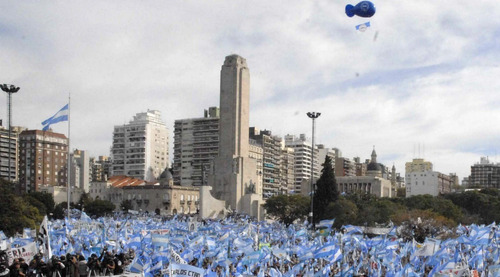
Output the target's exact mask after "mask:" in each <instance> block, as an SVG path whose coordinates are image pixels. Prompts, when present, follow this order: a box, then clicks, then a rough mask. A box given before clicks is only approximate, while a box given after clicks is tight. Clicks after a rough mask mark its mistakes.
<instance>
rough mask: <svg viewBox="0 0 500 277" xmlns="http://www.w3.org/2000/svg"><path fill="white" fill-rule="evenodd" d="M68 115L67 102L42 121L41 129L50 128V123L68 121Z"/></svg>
mask: <svg viewBox="0 0 500 277" xmlns="http://www.w3.org/2000/svg"><path fill="white" fill-rule="evenodd" d="M68 116H69V104H66V105H65V106H64V107H62V109H60V110H59V111H58V112H57V113H56V114H55V115H53V116H52V117H50V118H48V119H46V120H44V121H43V122H42V125H43V129H42V130H44V131H47V130H48V129H49V128H50V125H52V124H56V123H58V122H61V121H68Z"/></svg>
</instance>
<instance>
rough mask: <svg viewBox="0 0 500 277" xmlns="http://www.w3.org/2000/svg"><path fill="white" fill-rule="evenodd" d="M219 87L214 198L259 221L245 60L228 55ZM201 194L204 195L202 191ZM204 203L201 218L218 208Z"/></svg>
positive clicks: (248, 83) (211, 180)
mask: <svg viewBox="0 0 500 277" xmlns="http://www.w3.org/2000/svg"><path fill="white" fill-rule="evenodd" d="M220 84H221V86H220V121H219V127H220V128H219V155H218V156H217V158H216V159H215V160H214V163H213V164H214V166H213V169H212V171H211V174H210V179H209V181H210V184H211V186H212V188H213V189H212V190H211V195H212V196H213V197H214V198H215V199H218V200H221V201H223V203H224V206H225V207H224V208H227V209H231V210H237V211H239V212H244V213H247V214H248V215H251V216H256V217H258V218H260V216H261V215H262V213H261V211H262V207H261V205H262V195H259V194H257V193H256V188H255V185H256V183H257V179H258V172H257V161H256V160H255V159H253V158H250V157H249V113H250V71H249V69H248V66H247V63H246V60H245V59H244V58H242V57H240V56H238V55H231V56H227V57H226V59H225V61H224V64H223V65H222V69H221V77H220ZM205 189H206V190H207V188H205ZM201 194H202V196H203V195H205V194H204V190H203V189H202V190H201ZM201 201H202V204H203V205H201V206H202V208H201V215H202V216H204V215H207V216H209V214H210V213H211V211H214V209H216V208H217V209H218V207H216V204H215V203H216V201H212V200H209V197H208V195H207V197H202V200H201ZM204 201H207V202H204ZM209 202H210V203H209ZM220 203H222V202H219V204H220ZM205 204H206V205H205ZM207 213H208V214H207Z"/></svg>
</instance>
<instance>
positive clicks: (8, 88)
mask: <svg viewBox="0 0 500 277" xmlns="http://www.w3.org/2000/svg"><path fill="white" fill-rule="evenodd" d="M0 88H1V89H2V90H3V91H5V92H7V95H8V98H9V100H8V103H7V107H8V111H9V112H8V115H9V142H8V147H9V182H10V181H11V179H10V171H11V168H10V160H11V159H12V155H11V137H10V136H11V129H12V126H11V124H12V94H13V93H16V92H18V91H19V89H20V88H19V87H16V86H14V85H7V84H3V85H0Z"/></svg>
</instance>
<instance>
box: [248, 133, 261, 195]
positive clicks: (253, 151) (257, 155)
mask: <svg viewBox="0 0 500 277" xmlns="http://www.w3.org/2000/svg"><path fill="white" fill-rule="evenodd" d="M249 143H250V144H249V148H248V155H249V156H250V158H252V159H254V160H255V162H256V164H257V181H256V182H255V193H257V194H260V195H262V183H263V178H262V172H264V148H262V145H261V144H260V143H258V142H257V141H256V140H254V139H250V140H249Z"/></svg>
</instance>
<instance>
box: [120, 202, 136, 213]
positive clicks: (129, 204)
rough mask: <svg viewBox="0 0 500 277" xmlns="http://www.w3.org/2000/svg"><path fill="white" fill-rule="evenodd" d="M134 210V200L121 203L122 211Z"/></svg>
mask: <svg viewBox="0 0 500 277" xmlns="http://www.w3.org/2000/svg"><path fill="white" fill-rule="evenodd" d="M133 208H134V206H133V205H132V200H129V199H125V200H123V201H122V203H120V209H121V210H122V211H125V212H126V211H128V210H132V209H133Z"/></svg>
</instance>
